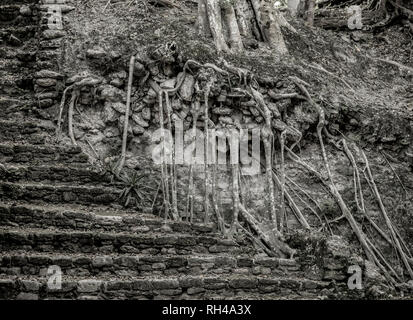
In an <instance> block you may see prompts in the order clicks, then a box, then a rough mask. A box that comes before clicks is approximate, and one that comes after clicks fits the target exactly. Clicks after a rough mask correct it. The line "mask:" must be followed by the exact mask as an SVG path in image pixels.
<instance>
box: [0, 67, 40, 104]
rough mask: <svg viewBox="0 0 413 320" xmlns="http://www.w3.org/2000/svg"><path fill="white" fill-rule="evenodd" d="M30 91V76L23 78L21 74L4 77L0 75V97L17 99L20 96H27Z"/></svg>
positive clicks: (31, 80) (31, 88) (31, 87)
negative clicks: (5, 96)
mask: <svg viewBox="0 0 413 320" xmlns="http://www.w3.org/2000/svg"><path fill="white" fill-rule="evenodd" d="M32 91H33V79H32V77H31V76H24V75H21V74H12V75H7V76H5V75H1V74H0V94H1V95H7V96H13V97H18V96H20V95H22V94H28V93H30V92H32ZM6 108H7V106H6ZM1 111H3V110H1Z"/></svg>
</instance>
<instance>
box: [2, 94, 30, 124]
mask: <svg viewBox="0 0 413 320" xmlns="http://www.w3.org/2000/svg"><path fill="white" fill-rule="evenodd" d="M32 105H33V102H32V101H30V100H27V99H22V98H16V97H6V96H0V112H1V113H2V114H5V113H10V112H16V111H19V110H27V109H29V108H30V107H31V106H32ZM2 119H3V117H2Z"/></svg>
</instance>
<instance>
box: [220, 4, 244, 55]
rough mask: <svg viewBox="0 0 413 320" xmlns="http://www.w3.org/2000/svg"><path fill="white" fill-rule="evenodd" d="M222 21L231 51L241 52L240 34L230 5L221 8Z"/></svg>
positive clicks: (242, 47) (242, 48)
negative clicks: (225, 27) (226, 31)
mask: <svg viewBox="0 0 413 320" xmlns="http://www.w3.org/2000/svg"><path fill="white" fill-rule="evenodd" d="M222 11H223V19H224V22H225V25H226V26H227V29H228V42H229V46H230V48H231V49H232V50H233V51H237V52H240V51H243V50H244V46H243V44H242V39H241V34H240V30H239V27H238V23H237V18H236V16H235V11H234V7H233V6H232V5H231V4H226V5H225V6H223V8H222Z"/></svg>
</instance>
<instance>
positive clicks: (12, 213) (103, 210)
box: [0, 201, 218, 236]
mask: <svg viewBox="0 0 413 320" xmlns="http://www.w3.org/2000/svg"><path fill="white" fill-rule="evenodd" d="M0 225H3V226H7V225H8V226H10V225H11V226H19V227H32V228H49V227H51V228H58V229H63V230H86V231H88V230H96V231H99V230H101V231H103V230H105V231H125V232H137V231H140V232H168V231H169V232H178V233H190V234H192V235H208V234H209V235H212V236H218V235H217V234H216V233H215V228H214V225H213V224H195V223H194V224H191V223H188V222H182V221H171V220H165V219H163V218H160V217H156V216H154V215H152V214H142V213H139V214H138V213H137V212H136V211H134V210H132V209H125V208H122V207H120V206H118V208H112V207H108V206H91V205H90V204H89V205H87V206H82V205H73V204H70V205H64V204H59V205H52V204H42V205H36V204H32V203H27V204H22V203H18V204H15V203H6V202H4V201H2V202H0Z"/></svg>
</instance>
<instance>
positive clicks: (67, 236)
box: [0, 227, 253, 255]
mask: <svg viewBox="0 0 413 320" xmlns="http://www.w3.org/2000/svg"><path fill="white" fill-rule="evenodd" d="M10 250H13V251H16V250H24V251H31V252H33V251H36V252H52V253H57V252H59V253H76V252H82V253H128V254H133V253H140V254H152V255H159V254H162V255H163V254H176V255H188V254H197V253H204V254H207V253H231V254H248V253H251V252H252V251H253V248H252V247H250V246H248V245H247V244H246V243H245V242H244V243H242V244H238V243H236V242H234V241H233V240H227V239H221V238H218V237H212V236H208V235H203V236H196V235H191V234H185V233H165V232H162V233H154V232H151V233H147V232H141V231H139V232H136V233H126V232H103V231H102V232H95V231H70V232H67V231H62V230H54V229H47V230H45V229H35V228H24V229H23V228H14V227H0V251H4V252H5V251H10Z"/></svg>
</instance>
